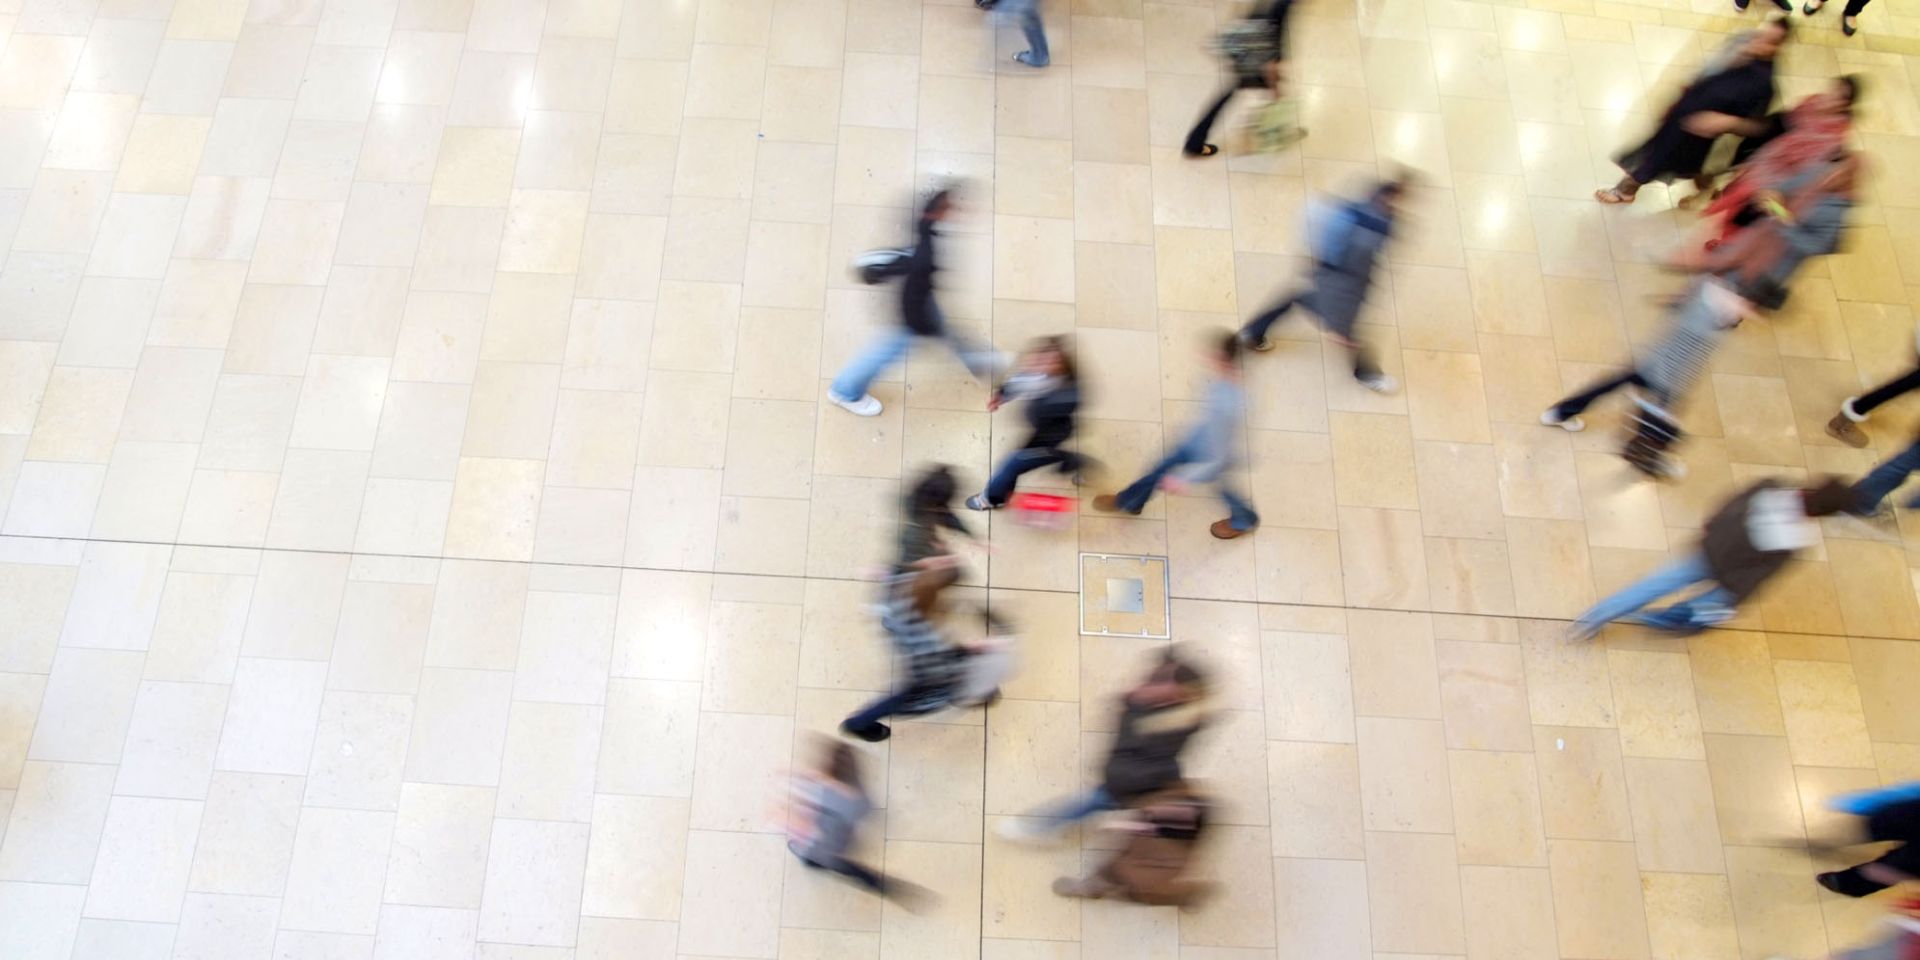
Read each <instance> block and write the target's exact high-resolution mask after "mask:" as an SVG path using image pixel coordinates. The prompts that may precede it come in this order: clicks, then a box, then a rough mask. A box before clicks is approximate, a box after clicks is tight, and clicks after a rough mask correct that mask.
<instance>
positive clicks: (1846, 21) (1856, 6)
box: [1774, 0, 1869, 37]
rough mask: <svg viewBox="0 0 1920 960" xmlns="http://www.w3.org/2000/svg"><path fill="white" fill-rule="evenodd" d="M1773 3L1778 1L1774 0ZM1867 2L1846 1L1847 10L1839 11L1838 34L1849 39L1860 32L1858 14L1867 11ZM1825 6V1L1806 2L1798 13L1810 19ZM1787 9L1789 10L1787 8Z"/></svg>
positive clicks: (1865, 0) (1866, 0) (1858, 0)
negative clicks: (1844, 35)
mask: <svg viewBox="0 0 1920 960" xmlns="http://www.w3.org/2000/svg"><path fill="white" fill-rule="evenodd" d="M1774 2H1775V3H1778V2H1780V0H1774ZM1868 2H1869V0H1847V8H1846V9H1845V10H1842V11H1840V32H1841V33H1844V34H1846V35H1847V36H1849V37H1851V36H1853V35H1854V34H1856V33H1859V32H1860V12H1861V11H1862V10H1865V9H1867V3H1868ZM1826 6H1827V0H1807V3H1806V5H1805V6H1803V7H1801V8H1800V12H1801V13H1804V14H1806V15H1807V16H1809V17H1811V16H1813V15H1814V14H1816V13H1819V12H1820V11H1821V10H1823V9H1825V8H1826ZM1787 9H1791V6H1789V7H1788V8H1787Z"/></svg>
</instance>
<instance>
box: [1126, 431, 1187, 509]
mask: <svg viewBox="0 0 1920 960" xmlns="http://www.w3.org/2000/svg"><path fill="white" fill-rule="evenodd" d="M1192 460H1193V454H1192V453H1191V452H1189V451H1188V450H1187V447H1186V444H1181V445H1180V446H1178V447H1175V448H1174V451H1173V452H1172V453H1169V454H1167V455H1166V456H1165V457H1164V458H1162V459H1161V461H1160V462H1159V463H1156V464H1154V465H1153V469H1152V470H1148V471H1147V473H1146V475H1145V476H1143V477H1141V478H1140V479H1138V480H1135V481H1134V482H1133V483H1131V484H1128V485H1127V488H1126V489H1125V490H1122V491H1120V493H1119V494H1118V495H1116V496H1115V497H1114V498H1113V499H1114V502H1115V503H1116V504H1118V505H1119V507H1120V509H1122V510H1125V511H1127V512H1128V513H1139V512H1140V510H1141V508H1143V507H1145V506H1146V505H1147V501H1148V500H1152V499H1153V492H1154V491H1155V490H1158V489H1160V481H1161V479H1162V478H1164V477H1165V476H1166V475H1167V474H1168V473H1169V472H1170V471H1172V470H1173V468H1175V467H1178V466H1180V465H1181V464H1184V463H1190V462H1192Z"/></svg>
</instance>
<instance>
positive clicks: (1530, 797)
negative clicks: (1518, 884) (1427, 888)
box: [1448, 750, 1547, 867]
mask: <svg viewBox="0 0 1920 960" xmlns="http://www.w3.org/2000/svg"><path fill="white" fill-rule="evenodd" d="M1448 765H1449V767H1450V773H1451V779H1452V782H1453V809H1454V824H1455V827H1454V835H1455V838H1456V839H1457V840H1458V844H1459V857H1460V862H1461V863H1474V864H1488V865H1497V866H1536V867H1537V866H1545V865H1546V862H1547V847H1546V837H1545V835H1544V833H1543V828H1542V826H1541V820H1540V788H1539V785H1538V781H1537V779H1536V777H1535V771H1534V762H1533V757H1532V755H1530V754H1526V753H1489V752H1485V751H1480V750H1451V751H1448Z"/></svg>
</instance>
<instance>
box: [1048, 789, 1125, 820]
mask: <svg viewBox="0 0 1920 960" xmlns="http://www.w3.org/2000/svg"><path fill="white" fill-rule="evenodd" d="M1118 809H1120V801H1118V800H1116V799H1114V797H1113V794H1111V793H1108V792H1107V788H1106V787H1092V788H1089V789H1087V790H1085V791H1082V792H1080V793H1076V794H1074V795H1073V796H1071V797H1068V798H1067V799H1065V800H1062V801H1061V802H1060V803H1058V804H1056V805H1055V806H1053V807H1051V808H1048V809H1047V810H1045V811H1042V812H1038V813H1035V814H1034V816H1037V817H1045V818H1046V819H1048V820H1051V821H1053V823H1052V824H1051V827H1052V829H1054V830H1065V829H1066V828H1067V827H1068V826H1069V825H1071V824H1075V823H1079V822H1080V821H1082V820H1085V819H1086V818H1088V817H1091V816H1093V815H1094V814H1096V813H1099V812H1101V811H1103V810H1118Z"/></svg>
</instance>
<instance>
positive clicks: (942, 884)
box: [682, 814, 982, 960]
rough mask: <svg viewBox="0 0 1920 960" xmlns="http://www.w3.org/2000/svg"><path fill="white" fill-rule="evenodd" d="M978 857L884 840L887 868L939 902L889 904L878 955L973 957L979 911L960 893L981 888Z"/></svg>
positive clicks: (948, 847) (972, 851) (969, 849)
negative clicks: (918, 907) (912, 909)
mask: <svg viewBox="0 0 1920 960" xmlns="http://www.w3.org/2000/svg"><path fill="white" fill-rule="evenodd" d="M976 817H977V814H976ZM981 862H982V857H981V853H980V850H979V849H978V848H976V847H973V846H971V845H965V844H952V843H924V842H914V841H906V840H889V841H887V864H888V867H889V869H897V870H899V872H900V875H901V876H903V877H911V878H913V879H914V881H915V882H917V883H920V884H922V885H925V886H927V887H929V888H930V889H931V890H932V891H933V895H934V897H936V898H937V900H936V903H937V904H938V905H937V906H935V907H932V908H930V909H927V910H925V911H923V912H920V913H908V912H907V911H905V910H903V909H901V908H900V907H899V906H898V905H895V904H889V905H888V906H887V907H886V908H885V910H884V912H883V913H882V916H881V920H880V955H881V956H882V957H906V956H922V957H928V958H938V960H947V958H954V960H958V958H962V957H967V956H977V955H978V953H979V951H980V946H979V939H980V930H981V919H980V911H979V910H978V909H976V908H975V906H974V901H973V900H972V899H970V898H969V897H966V896H963V892H965V891H973V890H978V889H979V888H980V877H981ZM682 945H683V946H684V945H685V944H684V941H683V943H682Z"/></svg>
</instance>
